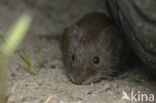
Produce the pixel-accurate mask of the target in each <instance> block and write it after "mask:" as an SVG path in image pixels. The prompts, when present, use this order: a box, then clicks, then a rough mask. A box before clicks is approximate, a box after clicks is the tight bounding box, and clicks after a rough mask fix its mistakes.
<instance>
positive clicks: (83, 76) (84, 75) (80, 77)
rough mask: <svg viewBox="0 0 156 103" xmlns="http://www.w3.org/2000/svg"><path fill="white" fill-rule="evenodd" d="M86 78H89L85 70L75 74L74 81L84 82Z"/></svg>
mask: <svg viewBox="0 0 156 103" xmlns="http://www.w3.org/2000/svg"><path fill="white" fill-rule="evenodd" d="M86 78H87V73H86V72H85V71H84V72H82V73H81V74H79V75H76V76H74V78H73V79H74V81H73V82H75V83H77V84H82V83H83V82H85V80H86Z"/></svg>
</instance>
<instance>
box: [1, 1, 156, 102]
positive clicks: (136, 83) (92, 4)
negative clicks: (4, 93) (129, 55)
mask: <svg viewBox="0 0 156 103" xmlns="http://www.w3.org/2000/svg"><path fill="white" fill-rule="evenodd" d="M28 11H29V12H31V13H32V14H33V23H32V25H31V27H30V31H29V32H28V33H27V36H26V38H25V39H24V40H23V41H22V44H21V45H20V47H19V48H18V50H19V49H20V48H24V49H25V50H26V52H27V53H28V56H29V58H30V59H31V61H32V63H35V61H36V60H37V58H38V56H39V50H40V44H41V36H42V35H44V34H46V33H47V32H48V31H52V34H60V33H61V32H62V31H63V29H64V28H65V27H67V26H69V25H70V24H71V23H73V22H75V21H77V20H78V19H79V18H80V17H81V16H83V15H84V14H86V13H89V12H93V11H99V12H103V11H105V9H104V4H103V3H102V0H0V14H1V16H0V33H1V34H4V35H5V34H6V33H7V31H8V29H9V28H10V27H11V25H12V24H13V23H14V22H15V21H16V19H17V18H18V17H19V16H20V15H22V14H23V13H24V12H28ZM64 68H65V67H64V65H63V62H62V54H61V51H60V48H59V42H58V40H56V39H50V40H46V41H45V43H44V49H43V56H42V58H41V62H40V65H39V67H38V68H37V76H34V75H33V74H32V72H31V71H30V69H29V68H28V67H27V65H26V64H25V63H24V62H23V61H22V60H21V59H20V58H19V57H18V56H17V55H16V54H15V55H13V56H12V58H11V60H10V61H9V70H8V77H9V83H8V84H9V88H8V89H9V91H8V103H134V101H133V102H132V100H121V98H122V96H123V91H125V92H126V93H127V95H128V96H129V97H131V96H132V95H131V93H132V92H134V94H138V95H137V96H136V97H135V98H136V99H137V100H138V97H140V98H141V95H142V94H146V95H147V97H148V100H149V99H150V97H151V95H154V96H156V80H153V79H151V77H150V76H149V75H148V74H147V72H146V71H145V70H144V69H143V66H140V65H137V66H132V67H125V68H129V70H126V71H125V72H124V73H123V74H121V75H119V76H116V77H114V78H113V79H111V80H102V81H101V82H99V83H94V84H93V83H92V84H90V85H75V84H73V83H71V81H69V79H68V78H67V75H66V74H65V71H64ZM150 94H151V95H150ZM155 98H156V97H155ZM130 99H131V98H130ZM136 103H156V100H155V101H153V102H150V101H146V99H145V98H144V100H143V101H138V102H136Z"/></svg>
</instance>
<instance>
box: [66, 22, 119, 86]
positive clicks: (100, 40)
mask: <svg viewBox="0 0 156 103" xmlns="http://www.w3.org/2000/svg"><path fill="white" fill-rule="evenodd" d="M89 31H91V32H89ZM89 31H87V30H86V29H85V28H81V27H79V26H78V25H72V26H70V27H69V28H68V29H67V31H66V33H65V35H64V37H63V54H64V57H65V64H66V66H67V73H69V74H68V75H69V77H70V79H71V80H72V82H74V83H77V84H88V83H91V82H96V81H98V80H100V78H101V77H107V76H110V75H111V74H112V73H113V71H114V70H113V68H114V67H113V66H114V65H115V64H116V58H114V56H112V53H113V49H111V47H110V46H111V45H110V42H111V40H109V39H110V38H109V36H108V37H105V35H103V34H104V33H108V32H107V30H106V32H104V31H105V30H103V31H101V30H100V29H99V30H98V32H96V33H95V31H93V30H89ZM113 63H114V65H113Z"/></svg>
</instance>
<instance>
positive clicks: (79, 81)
mask: <svg viewBox="0 0 156 103" xmlns="http://www.w3.org/2000/svg"><path fill="white" fill-rule="evenodd" d="M84 80H85V79H84V77H82V76H80V77H76V78H74V82H75V83H77V84H82V83H83V82H84Z"/></svg>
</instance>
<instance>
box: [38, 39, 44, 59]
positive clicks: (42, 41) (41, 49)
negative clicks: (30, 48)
mask: <svg viewBox="0 0 156 103" xmlns="http://www.w3.org/2000/svg"><path fill="white" fill-rule="evenodd" d="M44 40H45V37H43V38H42V40H41V48H40V55H39V59H40V58H41V56H42V55H43V47H44Z"/></svg>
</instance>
